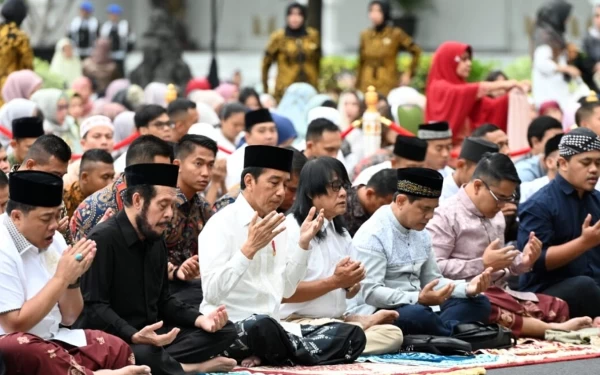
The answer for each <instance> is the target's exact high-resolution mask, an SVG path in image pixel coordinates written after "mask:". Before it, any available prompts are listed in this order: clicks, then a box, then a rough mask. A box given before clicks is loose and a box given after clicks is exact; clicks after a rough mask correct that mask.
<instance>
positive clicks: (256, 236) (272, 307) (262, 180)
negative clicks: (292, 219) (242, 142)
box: [198, 146, 366, 366]
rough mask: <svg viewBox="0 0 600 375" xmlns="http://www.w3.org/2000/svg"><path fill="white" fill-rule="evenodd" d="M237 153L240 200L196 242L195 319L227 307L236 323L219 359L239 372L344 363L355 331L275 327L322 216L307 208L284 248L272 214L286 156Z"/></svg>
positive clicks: (358, 338)
mask: <svg viewBox="0 0 600 375" xmlns="http://www.w3.org/2000/svg"><path fill="white" fill-rule="evenodd" d="M244 152H245V154H244V170H243V172H242V175H241V177H242V180H241V183H240V187H241V189H242V192H241V194H240V195H239V196H238V198H237V199H236V201H235V202H234V203H232V204H230V205H228V206H227V207H225V208H224V209H222V210H221V211H219V212H218V213H216V214H215V215H214V216H213V217H212V218H211V219H210V220H209V221H208V222H207V224H206V227H205V228H204V230H203V231H202V232H201V233H200V236H199V238H198V243H199V244H201V246H200V248H199V249H198V257H199V261H200V271H201V272H200V274H201V275H202V286H203V288H204V300H203V301H202V304H201V305H200V311H202V313H204V314H208V313H210V312H212V311H214V310H215V309H217V308H218V306H220V305H225V306H226V307H227V310H228V311H229V316H230V317H231V319H232V320H233V321H235V322H237V323H236V326H237V330H238V340H237V341H236V344H234V345H233V346H232V347H230V348H228V349H227V351H226V353H225V354H226V355H227V356H229V357H232V358H235V359H238V360H241V361H242V365H244V366H253V365H257V364H259V363H261V362H262V363H268V364H271V365H285V364H299V365H316V364H324V363H326V364H335V363H346V362H352V361H353V360H354V359H356V358H357V357H358V356H359V355H360V353H362V351H363V349H364V347H365V344H366V338H365V334H364V332H363V331H362V330H361V329H360V328H359V327H357V326H354V325H349V324H344V323H337V322H332V323H328V324H326V325H323V326H310V325H298V324H289V323H287V324H285V323H280V322H279V308H280V305H281V301H282V299H283V298H290V297H291V296H292V295H294V293H295V291H296V287H297V286H298V283H300V281H302V280H303V279H304V276H305V274H306V270H307V266H308V259H309V258H310V256H311V252H312V250H311V248H312V246H311V243H312V241H313V238H314V237H315V235H316V234H317V233H318V232H319V231H320V229H321V226H322V225H323V221H324V212H323V210H321V211H320V212H319V213H318V214H317V210H316V208H315V207H312V208H310V210H309V211H308V213H307V215H306V217H305V218H304V219H303V220H302V225H301V226H300V229H299V231H297V232H296V237H295V238H292V239H290V240H289V241H288V240H287V236H288V233H287V231H285V229H286V228H285V227H284V226H282V224H284V221H285V216H284V215H283V214H281V213H277V212H276V210H277V208H278V207H279V205H280V204H281V203H282V202H283V199H284V197H285V186H286V184H287V182H288V181H289V179H290V170H291V168H292V167H291V165H292V157H293V152H292V151H291V150H287V149H283V148H278V147H272V146H248V147H246V149H245V151H244ZM306 348H311V349H310V350H306Z"/></svg>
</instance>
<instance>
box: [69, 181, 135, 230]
mask: <svg viewBox="0 0 600 375" xmlns="http://www.w3.org/2000/svg"><path fill="white" fill-rule="evenodd" d="M126 188H127V185H126V184H125V181H124V180H123V176H120V177H119V178H118V179H117V180H116V181H115V182H114V183H113V184H112V185H108V186H107V187H105V188H104V189H102V190H98V191H97V192H95V193H94V194H92V195H90V196H89V197H87V198H85V199H84V200H83V202H81V204H80V205H79V206H78V207H77V209H76V210H75V213H74V214H73V217H71V222H70V223H69V231H70V232H71V235H72V236H73V241H79V240H80V239H81V238H83V237H86V236H87V235H88V234H89V233H90V231H91V230H92V228H94V227H95V226H96V225H97V224H98V223H99V222H100V219H102V217H103V216H104V214H105V213H106V211H107V210H108V209H109V208H111V209H112V210H113V213H115V214H116V213H117V212H118V211H121V210H122V209H123V197H122V194H123V191H124V190H125V189H126Z"/></svg>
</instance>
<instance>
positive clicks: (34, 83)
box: [2, 69, 43, 103]
mask: <svg viewBox="0 0 600 375" xmlns="http://www.w3.org/2000/svg"><path fill="white" fill-rule="evenodd" d="M42 84H43V80H42V78H41V77H40V76H38V75H37V74H36V73H35V72H34V71H33V70H28V69H25V70H17V71H16V72H12V73H10V75H9V76H8V77H7V78H6V81H5V82H4V86H2V99H4V102H5V103H8V102H10V101H11V100H14V99H18V98H21V99H29V98H30V97H31V95H33V93H34V92H36V91H37V90H39V89H40V88H41V87H42Z"/></svg>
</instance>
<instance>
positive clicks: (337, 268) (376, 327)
mask: <svg viewBox="0 0 600 375" xmlns="http://www.w3.org/2000/svg"><path fill="white" fill-rule="evenodd" d="M349 188H350V179H349V178H348V174H347V172H346V169H345V168H344V165H343V164H342V163H341V162H340V161H339V160H337V159H334V158H330V157H320V158H318V159H315V160H311V161H309V162H308V163H307V164H306V165H305V166H304V168H303V169H302V172H301V173H300V184H299V186H298V194H297V199H296V201H295V202H294V205H293V206H292V210H291V213H290V214H289V215H288V216H287V219H286V223H285V227H286V231H287V234H288V241H292V243H295V242H297V239H298V237H299V235H300V225H301V224H302V222H303V221H304V218H305V217H306V215H307V214H308V211H309V210H310V209H311V207H313V206H314V207H316V209H317V210H319V211H320V210H321V209H322V210H323V213H324V215H325V221H324V224H323V228H322V229H321V230H320V231H319V232H318V233H317V235H316V236H315V238H314V239H313V240H312V241H311V244H310V245H311V247H312V250H311V251H310V257H309V259H308V271H307V272H306V276H305V277H304V279H303V281H301V282H300V284H298V288H297V289H296V293H294V295H293V296H291V297H290V298H285V299H284V300H283V302H285V303H284V304H283V305H282V306H281V317H282V318H287V319H286V320H287V321H289V322H294V323H301V324H311V325H319V324H325V323H328V322H330V321H345V322H348V323H354V324H357V325H359V326H361V327H362V328H363V330H364V331H365V335H366V336H367V346H366V347H365V351H364V352H363V353H364V354H387V353H396V352H398V351H399V350H400V346H401V345H402V331H401V330H400V328H398V327H396V326H394V325H391V324H385V323H393V322H394V321H395V320H396V319H397V318H398V313H397V312H396V311H393V310H392V311H388V310H380V311H378V312H377V313H375V314H374V315H370V316H352V315H349V316H346V317H344V313H345V311H346V299H351V298H353V297H354V296H355V295H356V294H357V293H358V292H359V291H360V282H361V281H362V280H363V279H364V276H365V270H364V267H363V266H362V265H361V264H360V262H357V261H355V259H356V254H355V252H354V251H353V249H352V238H350V234H348V230H347V229H346V225H345V223H344V221H343V219H342V218H343V215H344V214H345V213H346V192H347V190H346V189H349Z"/></svg>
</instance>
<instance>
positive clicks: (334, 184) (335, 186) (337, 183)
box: [328, 180, 350, 193]
mask: <svg viewBox="0 0 600 375" xmlns="http://www.w3.org/2000/svg"><path fill="white" fill-rule="evenodd" d="M328 185H329V187H330V188H331V190H332V191H333V192H334V193H337V192H339V191H340V190H341V189H342V188H344V190H348V189H349V188H350V184H347V183H345V182H343V181H342V180H334V181H331V182H330V183H329V184H328Z"/></svg>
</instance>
